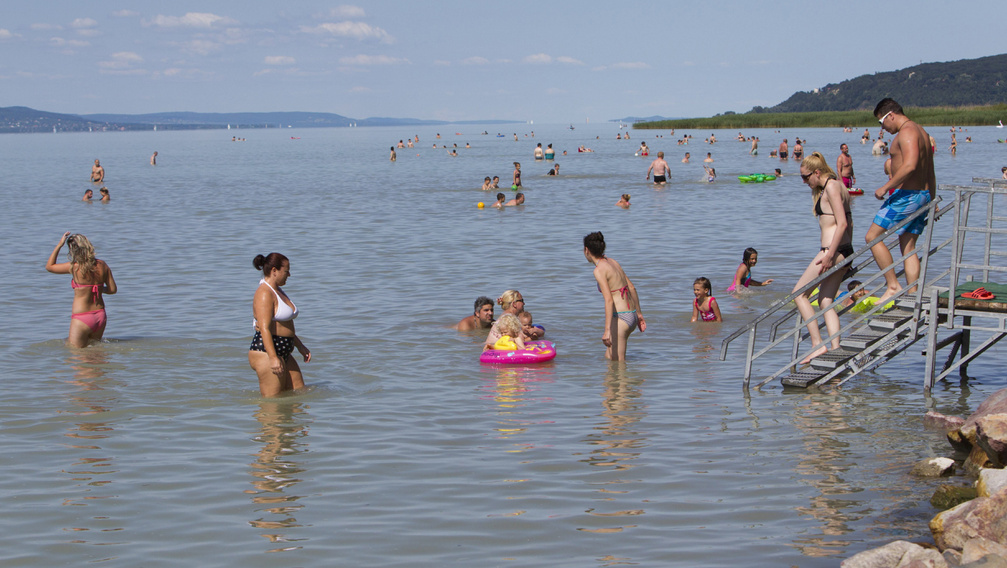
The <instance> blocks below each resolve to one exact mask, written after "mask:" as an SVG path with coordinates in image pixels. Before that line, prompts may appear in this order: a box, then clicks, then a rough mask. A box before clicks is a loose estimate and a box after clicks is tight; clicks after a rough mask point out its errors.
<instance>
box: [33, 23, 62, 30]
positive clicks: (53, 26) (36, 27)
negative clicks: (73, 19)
mask: <svg viewBox="0 0 1007 568" xmlns="http://www.w3.org/2000/svg"><path fill="white" fill-rule="evenodd" d="M31 29H33V30H43V31H44V30H61V29H63V26H59V25H56V24H45V23H38V24H32V25H31Z"/></svg>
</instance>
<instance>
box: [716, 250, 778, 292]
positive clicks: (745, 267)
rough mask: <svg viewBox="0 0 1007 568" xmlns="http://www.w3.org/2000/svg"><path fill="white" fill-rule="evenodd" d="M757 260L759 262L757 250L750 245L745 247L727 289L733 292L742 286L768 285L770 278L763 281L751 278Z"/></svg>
mask: <svg viewBox="0 0 1007 568" xmlns="http://www.w3.org/2000/svg"><path fill="white" fill-rule="evenodd" d="M757 262H759V251H757V250H755V249H754V248H752V247H748V248H747V249H745V253H744V254H742V255H741V264H740V265H738V270H736V271H735V272H734V280H733V281H732V282H731V285H730V286H728V287H727V291H728V292H734V291H736V290H739V289H740V287H742V286H744V287H745V288H748V287H749V286H769V283H770V282H772V281H773V279H772V278H770V279H769V280H766V281H763V282H759V281H758V280H752V267H753V266H755V263H757Z"/></svg>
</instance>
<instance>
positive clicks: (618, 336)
mask: <svg viewBox="0 0 1007 568" xmlns="http://www.w3.org/2000/svg"><path fill="white" fill-rule="evenodd" d="M584 257H585V258H587V261H588V262H590V263H591V264H593V265H594V278H595V280H597V281H598V291H599V292H601V295H602V296H603V297H604V298H605V333H604V334H602V336H601V342H602V343H604V344H605V347H606V349H605V358H606V359H612V360H614V361H622V360H624V359H626V342H627V341H628V340H629V334H630V333H633V330H634V329H636V328H637V326H639V327H640V333H643V332H644V331H647V322H646V321H644V319H643V310H641V309H640V297H639V296H637V295H636V287H634V286H633V281H632V280H630V279H629V276H626V273H625V272H624V271H623V270H622V267H621V266H619V263H618V262H616V261H615V260H614V259H611V258H608V257H607V256H605V236H604V235H602V234H601V232H600V231H598V232H595V233H591V234H589V235H587V236H586V237H584Z"/></svg>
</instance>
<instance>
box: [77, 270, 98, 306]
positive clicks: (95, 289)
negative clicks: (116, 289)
mask: <svg viewBox="0 0 1007 568" xmlns="http://www.w3.org/2000/svg"><path fill="white" fill-rule="evenodd" d="M100 286H101V285H100V284H77V282H76V281H75V280H74V279H73V277H72V276H71V277H70V287H71V288H73V289H74V290H76V289H77V288H90V289H91V301H92V302H94V303H95V304H97V303H98V302H99V301H100V300H101V287H100Z"/></svg>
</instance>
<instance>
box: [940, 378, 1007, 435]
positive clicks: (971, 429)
mask: <svg viewBox="0 0 1007 568" xmlns="http://www.w3.org/2000/svg"><path fill="white" fill-rule="evenodd" d="M1004 413H1007V388H1002V389H1000V390H998V391H996V392H995V393H993V394H991V395H989V397H987V398H986V400H984V401H983V402H982V404H980V405H979V408H977V409H976V411H975V412H973V413H972V416H969V417H968V418H966V419H965V422H964V423H963V424H962V426H961V428H959V429H958V430H957V431H955V432H957V434H958V436H960V441H968V442H969V443H970V444H972V445H975V442H976V423H977V422H978V421H979V419H980V418H982V417H984V416H988V415H990V414H1004ZM952 434H953V433H952V432H949V433H948V439H949V441H950V440H951V437H952ZM958 436H956V437H958ZM951 444H952V445H954V444H955V442H951Z"/></svg>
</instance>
